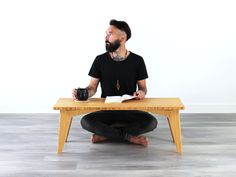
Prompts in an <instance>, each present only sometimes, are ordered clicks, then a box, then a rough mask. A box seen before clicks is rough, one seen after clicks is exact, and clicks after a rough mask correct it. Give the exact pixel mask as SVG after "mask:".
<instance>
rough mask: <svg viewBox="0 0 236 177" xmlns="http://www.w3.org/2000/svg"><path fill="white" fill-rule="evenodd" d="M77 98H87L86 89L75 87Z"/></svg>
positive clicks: (81, 99) (80, 99)
mask: <svg viewBox="0 0 236 177" xmlns="http://www.w3.org/2000/svg"><path fill="white" fill-rule="evenodd" d="M76 97H77V99H78V100H79V101H86V100H88V89H86V88H78V89H77V95H76Z"/></svg>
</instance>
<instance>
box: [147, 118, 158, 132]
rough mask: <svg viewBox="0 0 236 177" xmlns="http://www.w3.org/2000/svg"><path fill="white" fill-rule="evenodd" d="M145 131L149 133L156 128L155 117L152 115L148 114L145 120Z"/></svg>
mask: <svg viewBox="0 0 236 177" xmlns="http://www.w3.org/2000/svg"><path fill="white" fill-rule="evenodd" d="M147 120H148V121H147V129H148V130H149V131H152V130H154V129H155V128H156V127H157V124H158V121H157V119H156V117H154V116H153V115H151V114H149V116H148V119H147Z"/></svg>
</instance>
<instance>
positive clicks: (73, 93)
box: [72, 89, 78, 101]
mask: <svg viewBox="0 0 236 177" xmlns="http://www.w3.org/2000/svg"><path fill="white" fill-rule="evenodd" d="M76 95H77V89H73V90H72V98H73V100H77V98H76ZM77 101H78V100H77Z"/></svg>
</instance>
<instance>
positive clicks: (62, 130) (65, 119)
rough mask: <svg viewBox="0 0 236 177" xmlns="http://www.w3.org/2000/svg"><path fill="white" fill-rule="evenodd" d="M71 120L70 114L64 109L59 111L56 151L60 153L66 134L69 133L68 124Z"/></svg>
mask: <svg viewBox="0 0 236 177" xmlns="http://www.w3.org/2000/svg"><path fill="white" fill-rule="evenodd" d="M71 121H72V116H71V115H70V114H68V113H67V112H66V111H61V112H60V127H59V133H58V149H57V153H58V154H61V153H62V150H63V147H64V144H65V141H66V138H67V135H68V133H69V128H70V124H71Z"/></svg>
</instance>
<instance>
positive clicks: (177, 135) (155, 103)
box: [54, 98, 184, 154]
mask: <svg viewBox="0 0 236 177" xmlns="http://www.w3.org/2000/svg"><path fill="white" fill-rule="evenodd" d="M104 101H105V99H104V98H90V99H89V101H88V102H74V101H73V100H72V98H60V99H59V100H58V101H57V103H56V104H55V105H54V110H60V127H59V135H58V149H57V153H58V154H61V153H62V151H63V147H64V143H65V142H66V141H67V138H68V134H69V131H70V126H71V123H72V118H73V116H77V115H81V114H85V113H89V112H94V111H98V110H142V111H146V112H151V113H154V114H159V115H163V116H166V117H167V120H168V123H169V127H170V131H171V135H172V139H173V142H174V143H175V145H176V151H177V152H178V153H179V154H181V153H182V138H181V126H180V114H179V111H180V110H181V109H184V105H183V103H182V102H181V100H180V99H179V98H145V99H143V100H129V101H126V102H123V103H104Z"/></svg>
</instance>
